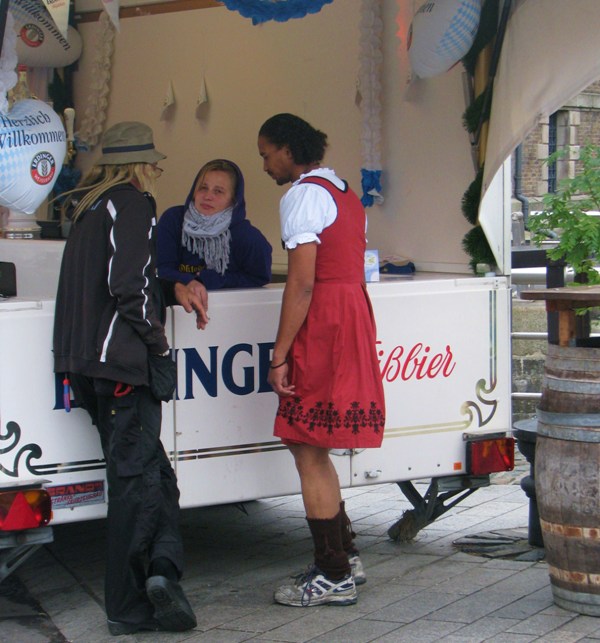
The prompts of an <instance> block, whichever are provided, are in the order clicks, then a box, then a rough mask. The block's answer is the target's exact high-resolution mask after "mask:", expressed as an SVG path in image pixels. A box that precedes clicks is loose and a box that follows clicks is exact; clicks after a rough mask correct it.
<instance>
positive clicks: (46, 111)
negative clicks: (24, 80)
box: [0, 99, 67, 214]
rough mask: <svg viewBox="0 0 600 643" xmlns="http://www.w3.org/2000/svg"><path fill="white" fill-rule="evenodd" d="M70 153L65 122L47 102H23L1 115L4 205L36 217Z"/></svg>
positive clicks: (1, 194)
mask: <svg viewBox="0 0 600 643" xmlns="http://www.w3.org/2000/svg"><path fill="white" fill-rule="evenodd" d="M66 151H67V135H66V133H65V129H64V127H63V124H62V121H61V120H60V117H59V116H58V114H57V113H56V112H55V111H54V110H53V109H52V108H51V107H50V106H49V105H47V104H46V103H44V102H43V101H41V100H33V99H26V100H21V101H19V102H18V103H15V105H14V106H13V108H12V110H11V111H10V112H8V114H0V205H4V206H6V207H7V208H11V209H13V210H18V211H20V212H25V213H27V214H33V212H35V210H36V208H37V207H38V206H39V205H40V204H41V203H42V201H43V200H44V199H45V198H46V197H47V196H48V194H49V193H50V191H51V190H52V188H53V187H54V184H55V183H56V179H57V178H58V175H59V173H60V171H61V169H62V164H63V160H64V158H65V153H66Z"/></svg>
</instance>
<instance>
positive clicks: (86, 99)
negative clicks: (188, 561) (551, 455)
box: [0, 0, 600, 578]
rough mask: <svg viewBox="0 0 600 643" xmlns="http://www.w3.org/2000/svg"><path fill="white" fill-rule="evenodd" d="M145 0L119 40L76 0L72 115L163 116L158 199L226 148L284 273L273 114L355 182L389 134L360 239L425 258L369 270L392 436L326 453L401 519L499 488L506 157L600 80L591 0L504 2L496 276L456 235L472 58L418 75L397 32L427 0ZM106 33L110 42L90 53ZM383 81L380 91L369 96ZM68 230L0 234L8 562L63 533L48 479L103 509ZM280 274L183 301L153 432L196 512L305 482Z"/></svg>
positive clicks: (505, 456) (496, 139)
mask: <svg viewBox="0 0 600 643" xmlns="http://www.w3.org/2000/svg"><path fill="white" fill-rule="evenodd" d="M5 4H6V3H2V4H1V6H3V7H5ZM122 4H123V6H125V5H131V4H132V2H131V1H130V0H123V2H122ZM133 4H134V5H144V6H143V7H140V6H133V7H129V8H128V9H127V11H128V13H125V12H124V13H123V15H122V17H123V20H122V21H121V26H120V31H119V34H118V36H116V35H115V32H114V31H112V32H109V28H108V27H107V24H106V21H104V22H102V21H100V23H99V22H98V21H97V14H96V15H95V14H94V11H96V12H97V11H98V10H99V9H101V7H100V4H99V3H98V2H96V0H79V1H78V2H77V10H78V12H80V17H81V22H80V23H79V24H78V30H79V31H80V33H81V36H82V39H83V43H84V46H83V49H84V53H83V56H82V57H81V59H80V61H79V62H78V71H77V73H76V74H75V75H74V78H73V82H74V87H75V92H74V94H75V109H76V113H77V114H78V119H79V124H81V119H82V117H83V115H84V114H86V113H87V112H88V111H91V112H93V117H94V118H95V119H96V120H98V119H100V118H105V117H106V118H107V121H108V124H112V123H114V122H116V121H119V120H142V121H145V122H147V123H148V124H150V125H151V126H152V128H153V130H154V133H155V140H156V143H157V147H158V148H159V149H161V151H164V152H165V153H166V154H167V155H168V158H167V160H166V161H165V167H166V169H167V171H166V172H165V176H164V177H163V179H161V193H160V196H159V211H162V210H164V209H165V208H166V207H167V206H169V205H172V204H174V203H180V202H181V201H182V200H183V198H184V195H185V194H187V192H188V190H189V185H190V183H191V181H192V178H193V176H194V175H195V173H196V171H197V169H198V167H199V166H200V165H201V164H202V163H203V162H205V161H206V160H208V159H209V158H216V157H223V156H229V157H231V158H233V159H234V160H236V161H237V162H238V164H240V165H241V166H242V167H243V169H244V173H245V177H246V188H247V190H246V200H247V202H248V205H249V210H250V213H251V214H250V216H251V218H252V221H253V223H254V224H255V225H258V227H260V228H261V229H262V230H263V231H264V232H265V234H267V236H268V238H269V239H270V241H271V243H272V245H273V247H274V249H275V251H274V268H275V270H276V271H279V272H284V271H285V253H284V252H283V251H281V250H279V249H278V244H277V241H278V238H279V231H278V225H277V214H276V213H277V203H278V200H279V199H280V198H281V194H282V192H281V189H280V188H278V187H277V186H276V185H274V183H273V182H272V181H270V180H269V179H268V177H266V176H265V175H264V174H263V173H262V172H261V167H260V166H261V164H260V160H259V159H258V155H257V152H256V143H255V140H256V132H257V130H258V128H259V126H260V124H261V123H262V122H263V121H264V120H265V119H266V118H267V117H269V116H271V115H272V114H274V113H277V112H282V111H293V112H296V113H298V114H299V115H301V116H303V117H305V118H306V119H307V120H309V121H310V122H312V123H313V124H314V125H315V126H317V127H319V128H322V129H323V130H324V131H326V132H327V134H328V135H329V137H330V141H331V143H332V145H331V149H330V151H329V152H328V155H327V158H326V161H327V163H331V165H332V166H333V167H334V168H335V169H336V171H337V172H338V174H339V175H340V176H343V177H344V178H347V179H348V180H349V182H350V185H351V186H352V187H354V189H355V190H357V191H359V188H358V184H359V181H360V178H359V173H360V172H359V171H360V168H361V165H362V160H363V159H361V152H363V151H364V150H361V141H362V142H364V141H365V140H366V139H369V140H370V141H371V142H373V141H377V140H378V141H380V143H381V146H380V149H379V150H376V151H379V152H381V155H382V157H383V159H384V196H385V202H384V203H383V204H381V205H376V206H375V207H373V208H372V210H370V211H369V235H368V236H369V244H370V246H369V247H371V248H377V249H379V251H380V255H381V256H384V255H390V254H393V255H399V256H403V257H408V258H410V259H411V260H413V261H414V263H415V265H416V268H417V271H416V273H415V275H413V276H409V277H396V278H389V277H382V280H381V281H380V282H379V283H370V284H369V286H368V289H369V293H370V295H371V298H372V301H373V306H374V310H375V316H376V321H377V329H378V335H377V341H378V345H377V349H378V354H379V357H380V367H381V374H382V379H383V382H384V388H385V395H386V404H387V422H386V427H385V434H384V440H383V445H382V447H381V448H380V449H368V450H348V451H337V452H336V453H335V455H336V457H335V464H336V468H337V470H338V473H339V476H340V481H341V484H342V486H343V487H345V488H348V487H353V486H359V485H371V484H379V483H384V482H397V483H398V485H399V486H400V488H401V489H402V491H403V492H404V493H405V495H406V496H407V497H408V499H409V501H410V502H411V504H412V505H413V507H414V509H412V510H411V511H409V512H407V513H406V514H404V515H403V517H402V518H400V520H399V521H398V522H397V523H396V524H395V525H392V526H391V527H390V530H389V533H390V535H391V536H392V537H396V538H410V537H412V536H414V535H415V534H416V533H417V532H418V530H419V529H420V528H422V527H423V526H424V525H426V524H428V523H429V522H431V521H432V520H434V519H435V518H436V517H438V516H439V515H440V514H442V513H443V512H444V511H446V510H447V509H449V508H451V507H452V506H453V505H454V504H455V503H456V502H458V501H460V499H462V498H464V497H465V496H466V495H468V494H470V493H472V492H473V491H474V490H475V489H476V488H478V487H479V486H482V485H485V484H488V483H489V474H490V472H493V471H500V470H507V469H510V467H511V466H512V458H513V444H512V439H511V438H510V437H508V436H509V434H510V430H511V410H510V406H511V404H510V391H511V382H510V276H509V275H510V222H511V218H510V215H511V207H510V194H511V189H510V188H511V176H510V164H509V163H508V162H505V159H506V157H508V156H509V155H510V153H511V151H512V150H513V149H514V147H515V146H516V144H518V143H519V142H520V140H521V138H522V137H523V136H524V135H525V134H526V132H527V130H528V128H530V127H532V126H533V124H534V123H535V122H536V119H538V118H539V114H540V112H541V113H547V114H548V113H551V112H552V111H553V110H556V109H558V108H559V107H560V106H561V105H563V104H564V102H565V101H566V100H567V99H568V98H570V97H571V96H573V95H574V94H575V93H577V91H579V90H580V89H582V88H583V87H585V86H586V85H587V84H589V83H590V82H591V81H592V80H594V79H595V78H597V77H598V76H600V62H599V61H600V56H598V55H597V33H596V31H597V30H596V25H597V24H598V19H600V17H599V14H600V5H599V4H598V3H597V1H596V0H572V2H569V3H558V2H556V3H548V2H544V1H543V0H521V1H519V2H515V3H514V4H513V8H514V14H513V15H512V16H511V19H510V22H509V23H508V28H507V31H506V39H507V43H508V44H507V46H504V47H503V50H502V56H501V58H500V60H499V61H498V67H497V73H496V81H495V83H494V99H493V102H492V114H491V118H490V123H489V136H488V150H487V154H486V161H485V173H484V177H483V188H484V193H485V196H484V199H483V202H482V204H481V206H480V216H479V220H480V223H481V225H482V228H483V229H484V231H485V234H486V236H487V238H488V240H489V242H490V246H491V248H492V250H493V252H494V255H495V257H496V263H497V266H496V269H495V272H496V274H493V273H491V274H488V275H487V276H483V277H481V276H474V275H473V274H472V273H471V272H470V270H469V269H468V266H467V262H468V258H467V257H466V255H464V253H463V252H462V249H461V240H462V238H463V236H464V234H465V233H466V232H467V230H468V229H469V226H468V224H467V223H466V221H465V220H464V218H463V217H462V214H461V211H460V202H461V197H462V195H463V194H464V192H465V190H466V188H467V186H468V185H469V184H470V183H471V181H472V180H473V178H474V167H473V158H472V151H473V150H472V146H471V143H472V142H471V141H469V137H468V136H467V134H466V132H465V131H464V129H463V127H462V118H461V117H462V113H463V111H464V108H465V100H464V93H463V86H462V79H461V70H460V68H459V66H455V67H454V68H453V69H452V70H451V71H449V72H446V73H445V74H441V75H440V76H439V77H437V78H433V79H430V80H418V79H415V78H411V71H410V64H409V60H408V54H407V52H406V45H407V40H408V34H409V26H410V22H411V20H412V18H413V16H414V14H415V10H416V5H415V4H414V2H412V1H410V0H395V1H394V2H392V1H391V0H389V1H388V0H383V1H382V2H378V1H377V0H374V1H373V2H372V3H369V2H365V1H364V0H344V1H343V2H342V1H341V0H339V1H338V2H334V3H326V6H325V7H324V8H323V9H322V10H321V12H319V13H316V14H314V15H310V16H308V17H306V18H303V19H302V20H292V21H290V22H289V24H288V23H284V24H279V23H269V24H264V25H261V26H260V27H254V26H252V25H251V23H250V21H248V20H245V19H244V18H241V17H240V16H239V15H238V14H234V13H233V12H232V11H228V10H227V9H226V8H225V7H223V6H222V4H221V3H218V2H213V1H212V0H197V2H191V3H190V2H189V1H186V0H172V2H162V3H160V2H158V3H154V2H153V1H150V2H149V1H148V0H139V1H138V2H137V3H133ZM266 4H271V3H266ZM277 4H279V3H277ZM429 4H431V5H433V4H434V3H429ZM502 4H503V5H504V6H510V3H507V2H504V3H502ZM370 5H378V6H380V8H381V16H382V32H381V42H380V47H379V50H378V51H377V52H376V53H377V56H375V57H374V58H369V59H368V60H365V58H364V53H365V52H364V51H360V45H359V43H361V42H364V39H363V38H361V31H360V30H361V28H362V27H364V26H365V25H366V24H368V21H362V22H361V12H362V11H365V10H366V11H369V9H370ZM90 7H91V9H90ZM202 7H204V8H202ZM155 8H156V10H155ZM88 11H90V13H86V12H88ZM127 16H129V17H127ZM548 33H551V34H552V38H551V39H548V37H547V35H548ZM107 34H108V35H110V39H108V36H107ZM363 35H364V34H363ZM102 38H104V41H102V40H101V39H102ZM99 42H101V44H102V45H103V46H102V47H99V44H98V43H99ZM163 43H164V46H163ZM548 43H549V44H548ZM370 44H374V43H373V42H372V41H370ZM547 44H548V46H550V47H552V48H553V52H554V56H551V55H549V54H547V52H546V51H545V49H544V47H545V46H546V45H547ZM104 45H105V46H104ZM113 46H114V56H113V55H112V50H113ZM98 49H102V50H103V51H104V53H105V56H104V58H102V59H100V60H98V59H96V57H95V52H96V51H97V50H98ZM372 53H373V52H371V54H372ZM361 55H363V59H362V60H359V58H360V56H361ZM377 59H382V60H383V69H382V72H381V75H380V77H377V78H371V80H372V81H374V82H373V84H372V86H371V89H374V90H375V89H376V88H379V89H380V90H381V94H380V96H379V97H378V98H379V99H380V100H381V111H380V112H379V113H378V114H376V115H377V116H378V117H379V118H378V119H373V118H372V120H369V118H368V117H367V116H371V117H373V113H371V114H370V115H366V114H364V113H361V111H360V109H359V108H358V107H357V106H356V105H357V104H358V103H359V101H357V100H355V99H356V75H357V68H358V66H359V63H360V62H363V61H365V62H369V60H370V61H371V62H373V61H376V60H377ZM548 78H552V83H549V82H548ZM109 79H110V83H109ZM38 80H39V79H38ZM103 80H104V82H105V85H104V86H103V85H102V81H103ZM409 81H410V82H409ZM108 83H109V84H110V87H109V86H108ZM173 88H174V91H172V90H173ZM206 88H208V91H206ZM165 89H167V90H168V96H169V100H168V101H166V104H167V105H166V107H165V104H163V96H164V95H165V94H164V92H165ZM361 89H362V90H363V91H364V90H365V89H366V88H365V87H361ZM109 90H110V91H109ZM363 98H364V96H363ZM370 99H371V103H370V106H371V107H372V108H373V107H374V106H375V105H376V103H377V101H376V100H375V101H373V96H371V97H370ZM104 106H107V107H104ZM94 110H95V111H94ZM103 110H104V111H103ZM375 121H378V123H376V122H375ZM76 123H77V120H76ZM92 124H93V123H92ZM87 125H88V127H87V133H88V134H89V132H90V131H91V129H93V127H91V125H90V122H87ZM379 126H380V127H379ZM77 129H78V126H77V125H76V130H77ZM82 129H84V128H82ZM367 135H368V136H367ZM478 147H479V150H475V151H479V152H481V151H482V149H483V148H482V146H478ZM373 151H374V150H373V149H371V152H373ZM97 153H98V149H97V147H96V149H94V146H93V144H91V150H90V151H89V152H85V151H84V150H81V149H80V151H79V154H78V158H77V163H78V165H79V166H80V167H81V168H82V169H85V168H86V167H89V165H90V164H92V163H93V161H94V156H95V155H97ZM161 199H162V201H161ZM63 244H64V241H60V240H57V241H49V240H45V241H35V240H32V241H25V240H16V239H5V240H0V261H10V262H14V263H15V265H16V271H17V290H18V292H17V296H16V297H13V298H10V299H7V300H4V301H0V356H1V359H0V498H1V500H0V546H2V543H4V545H7V546H9V547H8V549H7V552H8V553H7V556H5V557H4V562H2V563H1V564H2V565H3V567H2V568H0V578H1V577H2V576H4V575H6V574H7V573H9V572H10V570H11V569H14V567H15V566H16V565H18V564H19V562H21V561H22V560H24V559H25V557H26V556H27V555H28V554H29V552H30V551H31V550H32V547H33V548H34V547H35V546H37V545H39V543H40V542H43V541H44V539H46V540H48V539H51V537H52V535H51V527H50V526H44V524H43V523H45V518H44V510H45V508H46V505H44V501H43V498H42V500H40V502H41V504H36V502H38V500H36V494H37V493H38V492H39V489H40V488H42V487H43V488H44V489H45V490H46V491H45V492H44V493H47V494H49V496H50V497H51V499H52V506H53V510H52V511H53V516H52V522H50V523H49V525H52V524H58V523H61V522H70V521H77V520H89V519H93V518H98V517H101V516H103V515H104V514H105V511H106V498H107V493H106V480H105V475H104V463H103V461H102V453H101V449H100V444H99V440H98V436H97V434H96V431H95V429H94V427H93V426H92V425H91V423H90V421H89V418H88V417H87V415H86V414H85V413H84V412H83V411H82V410H81V409H77V408H74V409H73V410H72V411H71V412H70V413H67V412H65V410H64V408H63V390H62V383H61V381H60V378H57V377H56V376H55V375H54V374H53V372H52V354H51V347H52V342H51V333H52V326H53V306H54V295H55V291H56V283H57V275H58V268H59V263H60V257H61V255H62V248H63ZM281 293H282V286H281V285H276V284H273V285H270V286H268V287H265V288H262V289H255V290H244V291H242V290H231V291H222V292H211V293H210V316H211V321H210V324H209V326H208V328H207V329H206V330H205V331H203V332H199V331H197V330H196V328H195V324H194V322H193V320H192V319H191V318H190V317H187V316H186V315H185V313H184V312H183V311H182V310H181V309H177V308H174V309H172V310H171V312H170V313H169V321H168V332H169V339H170V343H171V346H172V347H173V353H174V358H175V359H176V360H177V365H178V375H179V386H178V391H177V399H176V400H174V401H172V402H170V403H169V404H166V405H164V423H163V435H162V437H163V440H164V443H165V446H166V449H167V451H168V452H169V454H170V456H171V458H172V461H173V465H174V467H175V469H176V472H177V476H178V480H179V486H180V488H181V492H182V495H181V503H182V506H183V507H184V508H185V507H194V506H201V505H208V504H216V503H229V502H244V501H246V500H252V499H257V498H262V497H268V496H275V495H281V494H289V493H297V492H298V491H299V482H298V478H297V474H296V472H295V469H294V465H293V460H292V458H291V457H290V456H289V454H288V453H287V451H286V449H285V448H284V447H283V445H282V444H281V443H280V442H279V441H278V440H277V439H275V438H274V437H273V435H272V426H273V419H274V415H275V408H276V397H275V395H274V394H273V393H272V392H270V391H269V390H268V386H267V385H266V381H265V378H266V370H267V365H268V362H269V352H270V349H271V347H272V343H273V341H274V337H275V328H276V323H277V319H278V309H279V305H280V298H281ZM418 479H428V480H430V485H429V489H428V491H427V493H426V494H425V495H423V496H421V495H420V494H419V493H418V492H417V490H416V488H415V487H414V486H413V484H412V481H414V480H418ZM29 500H32V504H33V505H34V509H30V507H31V505H30V504H29ZM11 503H12V504H11ZM25 505H28V507H29V508H28V507H26V506H25ZM22 510H24V513H25V522H27V521H35V520H38V519H39V523H40V524H42V528H41V529H18V528H13V529H10V527H11V525H13V526H15V525H17V524H18V523H17V519H22V518H23V511H22ZM28 511H29V514H28V513H27V512H28ZM36 512H37V513H36ZM40 516H41V518H40ZM13 521H14V522H13ZM3 526H4V531H3ZM25 526H32V525H31V524H26V525H25ZM36 539H37V540H36ZM0 562H1V561H0Z"/></svg>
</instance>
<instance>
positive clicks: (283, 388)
mask: <svg viewBox="0 0 600 643" xmlns="http://www.w3.org/2000/svg"><path fill="white" fill-rule="evenodd" d="M288 371H289V366H288V365H287V363H285V362H284V363H283V364H282V365H281V366H278V367H277V368H270V369H269V376H268V377H267V382H269V384H270V385H271V388H272V389H273V391H274V392H275V393H277V395H280V396H281V397H290V396H291V395H294V390H295V388H296V387H295V386H294V385H293V384H289V382H288Z"/></svg>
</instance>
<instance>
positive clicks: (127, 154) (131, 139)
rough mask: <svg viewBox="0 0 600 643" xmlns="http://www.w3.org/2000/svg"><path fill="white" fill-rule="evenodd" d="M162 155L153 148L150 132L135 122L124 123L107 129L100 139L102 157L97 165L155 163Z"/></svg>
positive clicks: (147, 128) (143, 125)
mask: <svg viewBox="0 0 600 643" xmlns="http://www.w3.org/2000/svg"><path fill="white" fill-rule="evenodd" d="M164 158H167V157H166V156H165V155H164V154H162V153H161V152H159V151H158V150H157V149H156V148H155V147H154V139H153V136H152V130H151V129H150V127H148V125H145V124H144V123H139V122H137V121H125V122H122V123H117V124H116V125H113V126H112V127H109V128H108V129H107V130H106V132H104V136H103V137H102V156H101V157H100V158H99V159H98V161H97V162H96V163H97V165H125V164H126V163H156V162H157V161H160V160H162V159H164Z"/></svg>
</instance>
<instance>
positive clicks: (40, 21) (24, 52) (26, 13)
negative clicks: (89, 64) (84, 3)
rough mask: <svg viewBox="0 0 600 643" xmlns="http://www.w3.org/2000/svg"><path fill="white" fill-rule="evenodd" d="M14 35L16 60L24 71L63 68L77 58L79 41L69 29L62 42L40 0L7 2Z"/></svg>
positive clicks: (79, 46) (75, 31)
mask: <svg viewBox="0 0 600 643" xmlns="http://www.w3.org/2000/svg"><path fill="white" fill-rule="evenodd" d="M10 11H11V13H12V15H13V17H14V19H15V30H16V32H17V57H18V59H19V63H20V64H21V65H27V66H28V67H66V66H67V65H70V64H72V63H74V62H75V61H76V60H77V59H78V58H79V56H81V48H82V41H81V36H80V35H79V32H78V31H77V30H76V29H74V28H73V27H69V28H68V30H67V38H65V37H64V36H63V35H62V34H61V33H60V31H59V30H58V29H57V27H56V25H55V24H54V21H53V20H52V18H51V17H50V14H49V13H48V11H47V10H46V8H45V7H44V5H43V3H42V2H40V0H11V3H10Z"/></svg>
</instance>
